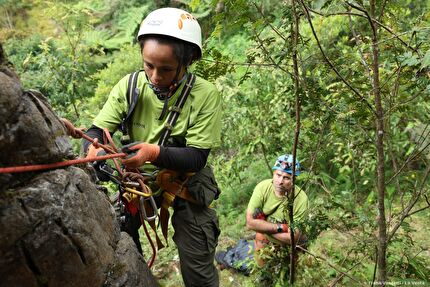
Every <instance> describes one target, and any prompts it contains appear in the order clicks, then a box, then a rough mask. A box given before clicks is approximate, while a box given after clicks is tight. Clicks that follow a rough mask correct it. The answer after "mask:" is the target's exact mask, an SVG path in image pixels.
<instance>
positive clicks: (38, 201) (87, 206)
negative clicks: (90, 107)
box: [0, 43, 157, 286]
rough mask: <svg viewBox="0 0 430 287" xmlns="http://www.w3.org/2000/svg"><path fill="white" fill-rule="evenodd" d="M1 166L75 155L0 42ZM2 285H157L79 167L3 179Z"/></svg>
mask: <svg viewBox="0 0 430 287" xmlns="http://www.w3.org/2000/svg"><path fill="white" fill-rule="evenodd" d="M0 150H1V151H2V153H1V155H0V166H1V167H5V166H12V165H27V164H43V163H52V162H57V161H61V160H63V159H67V158H70V157H72V156H73V153H72V149H71V144H70V141H69V139H68V137H67V136H66V132H65V128H64V127H63V125H62V123H61V122H60V120H59V119H58V117H57V116H56V115H55V113H54V112H53V111H52V109H51V108H50V106H49V104H48V102H47V101H46V99H45V98H44V97H43V96H42V95H41V94H39V93H37V92H35V91H31V92H24V91H23V90H22V87H21V84H20V82H19V79H18V77H17V76H16V74H15V73H14V72H13V70H12V69H11V68H10V65H9V64H8V62H7V60H6V58H5V56H4V54H3V50H2V47H1V43H0ZM0 230H1V232H0V278H1V279H0V286H157V283H156V280H155V278H154V277H153V276H152V274H151V272H150V270H149V269H148V267H147V265H146V263H145V261H144V259H143V257H142V256H141V255H140V254H139V253H138V251H137V248H136V246H135V245H134V242H133V240H132V239H131V238H130V237H129V236H128V235H127V234H126V233H121V232H120V230H119V226H118V223H117V220H116V219H115V213H114V210H113V208H112V206H111V204H110V203H109V201H108V198H107V196H106V195H105V194H104V193H102V192H100V191H99V190H97V188H96V185H95V184H94V183H93V182H92V181H91V179H90V177H89V176H88V174H87V173H86V172H85V171H84V170H83V169H81V168H78V167H68V168H63V169H55V170H50V171H40V172H27V173H17V174H0Z"/></svg>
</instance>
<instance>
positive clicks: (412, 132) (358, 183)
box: [0, 0, 430, 286]
mask: <svg viewBox="0 0 430 287" xmlns="http://www.w3.org/2000/svg"><path fill="white" fill-rule="evenodd" d="M173 2H174V1H155V2H154V1H139V0H132V1H119V0H115V1H106V0H97V1H90V2H88V1H87V2H85V1H78V0H76V1H28V0H19V1H9V0H3V1H0V4H1V5H0V15H1V16H0V41H2V42H3V41H4V47H5V49H6V52H7V54H8V56H9V59H10V61H11V62H12V63H13V64H14V66H15V68H16V70H17V72H18V73H19V75H20V77H21V80H22V82H23V84H24V87H25V88H36V89H39V90H41V91H42V92H43V93H44V94H45V95H46V96H47V97H48V98H49V100H50V102H51V103H52V105H53V106H54V108H55V109H56V111H57V112H58V114H59V115H60V116H63V117H66V118H69V119H70V120H72V122H74V123H75V125H77V126H80V125H83V126H87V127H88V126H90V125H91V122H92V119H93V117H94V116H95V115H96V114H97V112H98V110H99V109H100V108H101V107H102V105H103V104H104V102H105V101H106V98H107V96H108V94H109V92H110V90H111V88H112V87H113V86H114V85H115V84H116V83H117V82H118V81H119V80H120V79H121V78H122V77H124V76H126V75H127V74H128V73H130V72H132V71H135V70H138V69H140V68H141V57H140V53H139V47H138V46H137V45H136V43H135V35H136V33H137V29H138V28H139V24H140V22H141V21H142V19H143V17H144V16H145V15H146V14H147V13H148V12H149V11H151V10H152V9H154V8H155V6H157V7H159V6H169V5H173V4H175V5H180V7H187V9H189V10H192V11H193V13H194V14H195V15H196V17H197V18H198V19H199V22H200V23H201V26H202V28H203V29H202V30H203V39H204V52H203V59H202V61H199V62H197V63H196V64H195V65H194V66H193V67H192V70H193V72H195V73H196V74H198V75H200V76H202V77H204V78H206V79H209V80H210V81H213V82H215V83H216V85H217V87H218V88H219V90H220V92H221V93H222V95H223V98H224V103H223V130H222V146H221V147H220V148H219V149H217V150H215V151H214V152H213V154H214V156H213V157H212V158H211V161H212V164H213V166H214V168H215V171H216V177H217V179H218V181H219V184H220V186H221V189H222V194H221V196H220V199H219V200H218V201H217V202H215V203H214V207H215V208H216V209H217V210H218V213H219V214H220V222H221V224H222V226H221V229H222V231H223V233H222V235H221V238H220V242H222V244H227V243H231V241H234V240H237V239H238V238H241V237H243V236H245V235H248V234H249V231H248V232H247V231H246V230H245V228H244V225H245V221H244V220H245V216H244V214H245V210H246V206H247V203H248V200H249V198H250V196H251V194H252V191H253V189H254V186H255V185H256V184H257V183H258V182H259V181H260V180H262V179H265V178H268V177H269V176H271V170H270V167H271V165H272V163H273V160H274V159H275V158H276V156H278V155H279V154H281V153H287V152H291V151H292V148H293V139H294V136H295V133H296V114H295V112H296V106H295V96H296V90H295V88H294V77H293V68H292V67H293V62H292V52H293V51H294V49H295V47H294V46H293V43H292V30H291V24H292V23H293V12H292V9H291V3H292V2H291V1H268V0H264V1H245V0H227V1H214V0H192V1H179V2H177V1H176V2H177V3H176V2H175V3H173ZM303 2H307V3H306V4H307V5H310V6H311V7H312V9H313V10H314V11H315V12H312V11H310V13H311V14H310V15H311V17H310V18H309V19H310V20H311V21H312V24H313V28H314V30H315V33H316V35H317V38H318V41H319V44H320V46H321V49H322V51H323V52H324V55H325V57H327V59H328V60H329V61H330V62H331V63H332V65H333V66H334V67H336V70H337V72H338V73H339V74H340V75H341V76H342V77H343V78H344V80H342V79H341V78H340V77H339V75H338V74H336V73H335V72H334V71H333V68H331V67H330V65H328V64H327V60H326V58H325V57H324V56H323V53H322V52H321V51H320V47H319V46H318V45H317V39H315V36H314V35H313V31H312V29H311V26H310V23H309V21H308V19H307V18H305V17H304V15H303V14H300V15H299V16H300V17H301V18H300V24H299V28H300V29H299V31H300V37H299V38H298V39H299V43H298V47H297V50H298V52H299V55H298V58H299V73H300V75H299V77H300V78H299V84H300V87H299V90H298V94H299V96H300V103H301V111H300V116H301V125H300V134H299V143H298V147H297V148H298V149H297V156H298V158H299V160H300V161H301V163H302V166H303V169H304V170H305V172H304V173H303V175H301V176H300V177H299V178H297V185H299V186H301V187H303V188H304V189H305V191H306V193H307V194H308V196H309V198H310V200H311V206H312V208H311V211H310V216H309V219H308V220H307V221H306V222H305V224H304V225H303V226H300V228H301V229H303V230H305V231H306V234H307V235H308V239H309V246H308V247H309V250H310V251H311V252H312V253H314V254H316V255H318V256H320V257H323V258H325V259H324V260H322V259H321V258H316V257H313V256H312V255H309V254H306V255H305V254H301V255H300V258H299V265H298V274H299V276H298V278H297V280H298V281H297V286H312V285H313V286H328V285H330V284H331V283H332V282H334V280H337V279H338V280H340V281H341V282H339V285H342V286H346V285H351V286H355V285H356V284H357V282H356V281H354V280H353V279H351V278H349V277H348V276H343V277H342V276H341V274H340V273H339V271H338V270H335V269H334V268H332V267H330V265H329V264H331V265H334V266H337V267H338V268H339V269H340V270H343V271H345V272H346V271H348V270H351V271H348V273H349V274H351V275H352V276H354V277H355V278H358V279H359V280H360V281H362V282H368V281H369V280H370V278H373V270H374V266H375V265H374V261H375V245H376V241H377V237H376V236H375V234H377V226H376V218H377V216H378V211H377V203H378V196H377V192H376V182H377V181H376V180H377V175H376V170H377V156H376V154H377V153H376V147H375V139H376V132H375V113H374V111H373V109H374V101H375V99H374V88H373V87H374V83H373V79H372V76H373V75H374V74H373V72H371V68H372V61H373V53H372V46H371V37H372V30H371V28H370V26H369V23H368V20H367V18H366V17H365V14H363V12H362V11H360V10H359V9H355V8H352V7H351V6H348V3H347V2H345V1H338V0H318V1H303ZM178 3H179V4H178ZM295 3H296V4H297V5H298V6H297V7H296V10H297V11H299V13H303V11H304V10H303V6H302V4H301V3H302V1H295ZM351 3H352V4H354V5H358V6H357V7H359V8H360V9H362V10H369V1H355V2H351ZM381 5H384V7H382V6H381ZM428 6H429V3H428V1H411V0H396V1H382V2H380V1H379V2H378V1H376V10H377V11H376V13H377V14H378V13H381V11H382V8H383V12H384V15H383V16H382V17H379V16H378V17H377V18H378V21H379V22H378V23H380V26H379V28H378V35H379V39H378V48H379V78H380V84H381V85H380V93H381V95H382V106H383V109H384V112H385V113H384V122H385V126H384V141H385V145H384V149H385V182H386V184H387V186H386V190H385V195H386V197H385V198H384V199H383V202H384V204H385V207H386V212H387V214H386V216H387V219H388V220H389V223H390V224H389V226H388V227H389V230H388V231H390V230H391V229H390V228H393V226H394V225H395V224H396V223H397V222H398V220H400V219H401V218H402V211H403V210H404V206H406V205H407V204H408V203H413V202H414V200H416V201H415V202H416V203H415V208H416V209H418V208H424V207H425V206H426V202H425V196H424V195H426V196H428V186H429V184H430V180H429V178H428V177H426V169H427V168H428V160H429V157H428V155H429V154H430V151H429V147H428V146H429V145H428V143H429V138H430V135H429V127H428V114H429V112H430V98H429V95H430V77H429V75H430V73H429V67H430V44H429V42H428V29H429V28H428V27H429V21H430V14H429V12H428ZM348 13H353V14H348ZM345 81H346V82H347V83H348V84H350V86H352V87H354V89H355V91H356V92H353V91H352V90H351V88H350V87H348V85H347V84H346V83H345ZM357 93H358V94H359V95H360V96H361V98H360V96H358V95H357ZM369 106H370V107H371V108H369ZM74 146H75V147H76V149H78V146H79V142H74ZM421 187H423V189H421ZM420 192H421V193H420ZM414 210H415V209H414ZM427 216H428V214H427ZM424 218H425V217H424ZM409 220H410V221H409ZM425 223H426V221H423V219H422V218H421V215H420V213H418V214H416V215H415V214H414V215H413V216H411V217H407V222H406V221H405V222H403V223H402V225H401V227H400V229H399V231H397V233H396V235H395V236H394V237H393V240H392V241H391V242H388V244H389V248H388V255H387V259H388V263H389V264H388V265H389V269H388V274H389V277H390V278H392V280H399V282H403V281H401V280H422V281H429V278H428V274H430V271H429V267H428V266H430V263H429V260H428V248H429V246H428V243H426V242H427V241H428V240H427V239H428V234H429V232H430V231H429V230H428V229H425V228H424V229H422V228H421V229H420V228H417V226H421V227H422V226H426V224H425ZM144 245H147V244H145V243H144ZM172 245H173V244H172ZM220 245H221V244H220ZM222 247H224V246H222ZM172 253H175V252H173V247H172V249H169V250H168V251H167V252H166V253H163V251H162V252H161V254H163V255H161V256H160V261H159V262H160V263H159V265H158V266H157V268H158V269H157V270H160V269H165V270H170V271H172V274H175V275H173V276H172V277H169V276H167V275H166V274H165V273H163V272H162V271H157V272H159V273H158V274H157V276H158V277H159V278H163V279H162V282H163V284H164V283H165V284H166V286H167V285H168V284H170V283H171V285H169V286H175V285H179V284H180V283H179V282H181V280H180V275H179V273H178V272H176V271H175V270H176V269H175V268H177V258H174V257H173V255H172ZM285 254H286V253H284V254H282V256H284V257H285ZM426 254H427V256H426ZM285 261H288V260H287V258H281V257H280V258H278V259H277V260H275V261H273V262H272V263H273V264H269V266H268V269H267V270H266V271H265V272H263V273H264V274H265V275H267V276H266V279H265V280H268V281H267V282H275V281H276V280H278V272H279V271H280V270H281V269H280V267H279V266H280V262H281V263H285ZM172 262H173V263H172ZM167 272H168V271H166V273H167ZM263 273H260V275H261V276H263V275H264V274H263ZM223 276H224V277H225V275H223ZM232 276H233V277H234V278H235V280H238V279H237V278H240V277H236V276H237V275H232ZM256 277H257V275H255V276H254V277H252V276H251V278H250V279H246V280H243V282H247V283H248V282H249V281H253V280H255V279H256ZM263 277H264V276H263ZM339 278H340V279H339ZM169 280H171V282H170V283H169V282H168V281H169ZM228 280H229V279H225V282H227V281H228ZM173 282H174V283H173ZM241 282H242V281H241ZM405 282H406V281H405ZM236 283H237V281H234V283H226V284H227V285H225V284H224V285H223V286H229V285H228V284H232V285H233V284H236ZM172 284H173V285H172ZM236 286H239V285H236Z"/></svg>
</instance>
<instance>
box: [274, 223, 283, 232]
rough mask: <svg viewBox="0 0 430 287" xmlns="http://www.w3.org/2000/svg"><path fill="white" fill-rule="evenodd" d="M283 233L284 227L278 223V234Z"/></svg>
mask: <svg viewBox="0 0 430 287" xmlns="http://www.w3.org/2000/svg"><path fill="white" fill-rule="evenodd" d="M282 231H284V230H283V229H282V225H281V224H280V223H278V224H277V227H276V232H278V233H281V232H282Z"/></svg>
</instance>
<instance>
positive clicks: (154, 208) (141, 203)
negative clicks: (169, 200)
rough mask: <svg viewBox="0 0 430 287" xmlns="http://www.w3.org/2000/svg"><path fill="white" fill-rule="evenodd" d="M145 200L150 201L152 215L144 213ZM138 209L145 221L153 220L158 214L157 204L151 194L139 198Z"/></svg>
mask: <svg viewBox="0 0 430 287" xmlns="http://www.w3.org/2000/svg"><path fill="white" fill-rule="evenodd" d="M145 201H149V203H150V207H151V208H152V211H153V215H152V216H148V215H147V214H146V209H145ZM139 209H140V210H141V213H142V217H143V219H145V220H146V221H154V220H155V219H156V218H157V216H158V209H157V205H156V204H155V200H154V197H152V196H150V197H143V196H141V197H140V199H139Z"/></svg>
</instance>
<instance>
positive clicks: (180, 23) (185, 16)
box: [178, 13, 197, 30]
mask: <svg viewBox="0 0 430 287" xmlns="http://www.w3.org/2000/svg"><path fill="white" fill-rule="evenodd" d="M182 20H184V21H186V20H194V21H197V20H196V18H194V17H193V15H191V14H188V13H182V14H181V17H180V18H179V19H178V28H179V30H181V29H182V27H184V22H183V21H182Z"/></svg>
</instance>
